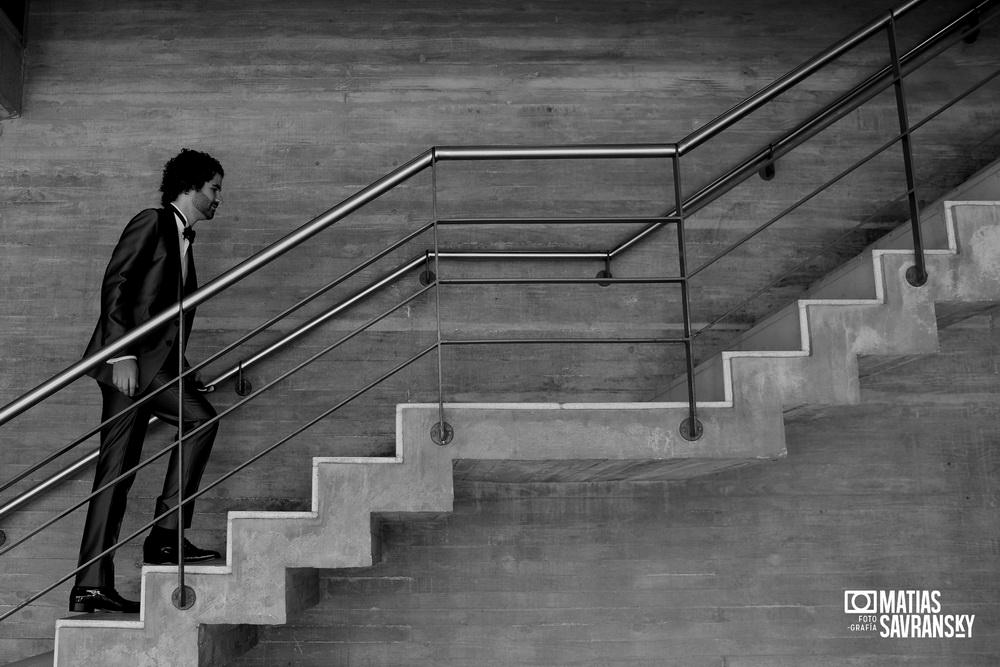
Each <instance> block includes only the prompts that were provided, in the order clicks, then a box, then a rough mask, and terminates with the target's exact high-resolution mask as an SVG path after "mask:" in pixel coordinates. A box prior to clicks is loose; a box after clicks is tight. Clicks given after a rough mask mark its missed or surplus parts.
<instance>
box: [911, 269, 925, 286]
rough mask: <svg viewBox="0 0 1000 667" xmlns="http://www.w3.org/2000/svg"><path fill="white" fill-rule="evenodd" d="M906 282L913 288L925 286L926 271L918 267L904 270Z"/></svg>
mask: <svg viewBox="0 0 1000 667" xmlns="http://www.w3.org/2000/svg"><path fill="white" fill-rule="evenodd" d="M906 282H908V283H910V285H912V286H913V287H923V286H924V285H926V284H927V271H925V270H922V269H921V268H920V267H918V266H911V267H910V268H908V269H907V270H906Z"/></svg>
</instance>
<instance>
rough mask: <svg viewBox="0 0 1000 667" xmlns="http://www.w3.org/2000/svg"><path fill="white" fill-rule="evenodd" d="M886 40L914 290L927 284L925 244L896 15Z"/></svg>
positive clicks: (908, 274)
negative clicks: (907, 214)
mask: <svg viewBox="0 0 1000 667" xmlns="http://www.w3.org/2000/svg"><path fill="white" fill-rule="evenodd" d="M886 34H887V36H888V38H889V54H890V56H891V58H892V74H893V88H894V90H895V92H896V113H897V115H898V116H899V135H900V138H901V143H900V146H901V148H902V151H903V167H904V169H905V171H906V195H907V200H908V201H909V205H910V228H911V233H912V235H913V262H914V265H913V266H911V267H910V268H909V269H907V270H906V281H907V282H908V283H910V284H911V285H913V286H914V287H920V286H921V285H923V284H925V283H926V282H927V266H926V263H925V261H924V244H923V238H922V236H923V235H922V232H921V230H920V210H919V208H918V206H917V190H916V185H915V183H914V178H913V150H912V147H911V145H910V121H909V118H908V116H907V111H906V95H905V93H904V91H903V72H902V69H901V68H900V66H899V52H898V50H897V48H896V14H895V12H890V13H889V23H888V24H887V26H886Z"/></svg>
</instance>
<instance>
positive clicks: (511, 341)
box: [441, 337, 690, 345]
mask: <svg viewBox="0 0 1000 667" xmlns="http://www.w3.org/2000/svg"><path fill="white" fill-rule="evenodd" d="M688 340H690V339H689V338H577V337H569V338H445V339H442V340H441V344H442V345H519V344H524V345H539V344H547V343H557V344H560V345H567V344H575V343H581V344H586V345H592V344H604V343H609V344H617V343H636V344H643V343H657V344H659V343H686V342H687V341H688Z"/></svg>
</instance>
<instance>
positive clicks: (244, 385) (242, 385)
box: [233, 363, 253, 396]
mask: <svg viewBox="0 0 1000 667" xmlns="http://www.w3.org/2000/svg"><path fill="white" fill-rule="evenodd" d="M233 388H234V389H235V390H236V393H237V394H238V395H240V396H249V395H250V392H252V391H253V385H252V384H250V380H248V379H247V378H246V376H245V375H243V364H242V363H241V364H240V367H239V368H238V369H237V371H236V383H235V385H234V386H233Z"/></svg>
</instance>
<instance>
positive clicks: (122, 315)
mask: <svg viewBox="0 0 1000 667" xmlns="http://www.w3.org/2000/svg"><path fill="white" fill-rule="evenodd" d="M180 262H181V256H180V248H179V246H178V240H177V222H176V221H175V218H174V209H173V208H171V207H167V208H163V209H146V210H145V211H142V212H141V213H139V214H138V215H136V216H135V217H134V218H132V220H130V221H129V223H128V224H127V225H126V226H125V229H124V231H122V235H121V238H120V239H119V240H118V245H116V246H115V249H114V252H112V253H111V261H110V262H108V268H107V270H106V271H105V272H104V282H103V283H102V285H101V316H100V319H98V320H97V326H96V327H95V328H94V334H93V336H91V338H90V343H89V344H88V345H87V351H86V352H85V353H84V356H85V357H87V356H90V355H91V354H93V353H95V352H97V351H98V350H100V349H101V348H103V347H106V346H107V345H110V344H111V343H114V342H115V341H117V340H118V339H119V338H121V337H122V336H124V335H125V334H126V333H128V332H129V331H131V330H132V329H135V328H136V327H138V326H140V325H142V324H144V323H146V322H148V321H149V320H150V319H152V318H153V317H154V316H156V315H157V314H159V313H160V312H162V311H163V310H165V309H166V308H169V307H170V306H172V305H174V304H175V303H177V299H178V294H179V293H180V292H183V294H185V295H186V294H189V293H190V292H193V291H194V290H195V289H197V287H198V279H197V277H196V276H195V271H194V262H193V261H192V262H191V264H190V266H189V268H188V275H187V281H186V284H185V285H184V286H183V288H181V285H180V281H181V265H180ZM184 316H185V317H184V320H185V321H184V341H185V342H186V341H187V338H188V334H189V333H190V332H191V323H192V322H193V320H194V309H193V308H192V309H190V310H187V311H185V313H184ZM176 340H177V320H176V318H175V319H172V320H171V321H170V322H169V323H168V324H166V325H164V326H162V327H158V328H157V329H155V330H154V331H152V332H151V333H150V334H148V335H146V336H144V337H143V338H141V339H140V340H138V341H136V342H134V343H133V344H132V345H130V346H129V347H128V348H126V349H125V350H124V351H123V352H122V353H121V356H124V355H127V354H131V355H135V357H136V359H137V361H138V366H139V388H138V390H139V392H142V391H145V389H146V387H147V386H148V385H149V382H150V380H152V379H153V376H154V375H155V374H156V373H157V371H159V370H160V369H161V368H164V367H165V364H166V368H167V370H173V371H174V373H175V374H176V368H177V363H176V357H174V359H172V360H168V356H170V355H171V353H173V355H176V354H177V350H176V347H175V343H176ZM116 356H117V355H116ZM184 365H185V367H187V362H186V361H185V362H184ZM111 374H112V369H111V364H108V363H104V364H101V365H99V366H97V367H96V368H94V369H91V370H90V371H89V375H90V376H91V377H93V378H95V379H96V380H97V381H98V382H102V383H105V384H108V385H111V384H112V381H111Z"/></svg>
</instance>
